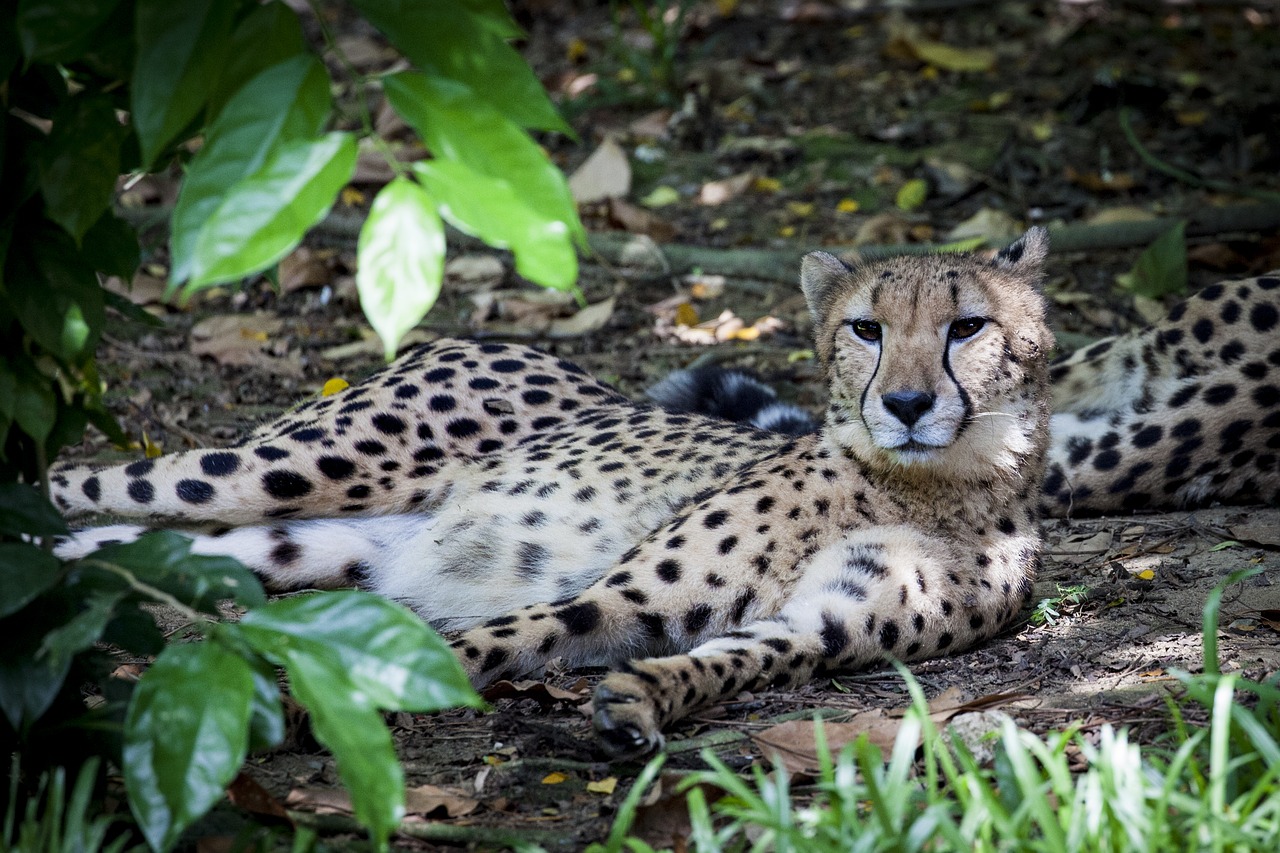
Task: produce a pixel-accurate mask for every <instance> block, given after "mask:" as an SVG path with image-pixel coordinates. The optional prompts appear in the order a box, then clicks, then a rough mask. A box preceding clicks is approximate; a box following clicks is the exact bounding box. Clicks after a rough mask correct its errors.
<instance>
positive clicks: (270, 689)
mask: <svg viewBox="0 0 1280 853" xmlns="http://www.w3.org/2000/svg"><path fill="white" fill-rule="evenodd" d="M249 663H250V667H251V668H252V670H253V700H252V702H251V704H250V715H249V749H250V750H252V751H255V752H256V751H257V750H260V749H271V748H273V747H277V746H279V745H280V743H281V742H282V741H283V740H284V706H283V705H281V703H280V683H279V682H278V681H277V679H276V668H275V667H274V666H272V665H271V664H269V663H267V662H266V661H264V660H263V659H262V658H260V657H257V656H256V655H255V656H253V657H252V658H251V659H250V660H249Z"/></svg>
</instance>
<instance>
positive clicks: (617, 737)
mask: <svg viewBox="0 0 1280 853" xmlns="http://www.w3.org/2000/svg"><path fill="white" fill-rule="evenodd" d="M591 704H592V707H593V708H594V709H595V713H594V714H593V715H592V724H593V725H594V726H595V729H596V734H598V735H599V736H600V740H601V742H602V743H603V744H604V748H605V750H606V751H607V752H609V753H610V754H611V755H613V756H614V757H615V758H633V757H639V756H642V755H647V754H648V753H650V752H654V751H655V750H658V749H661V748H662V744H663V739H662V732H661V731H660V724H659V720H658V708H657V705H656V703H655V702H654V700H653V697H652V696H651V695H650V693H649V687H648V685H646V684H645V683H644V682H643V681H641V680H640V679H639V678H636V677H635V676H634V675H628V674H625V673H617V672H615V673H613V674H611V675H609V676H608V677H606V678H605V680H604V681H602V682H600V684H599V686H598V687H596V692H595V694H594V695H593V696H592V697H591Z"/></svg>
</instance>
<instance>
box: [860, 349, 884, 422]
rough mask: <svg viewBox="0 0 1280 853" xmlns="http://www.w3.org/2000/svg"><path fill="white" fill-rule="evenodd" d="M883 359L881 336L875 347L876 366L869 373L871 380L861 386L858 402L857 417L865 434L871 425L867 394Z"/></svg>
mask: <svg viewBox="0 0 1280 853" xmlns="http://www.w3.org/2000/svg"><path fill="white" fill-rule="evenodd" d="M883 357H884V335H883V334H881V337H880V342H879V346H877V347H876V366H875V369H874V370H872V371H871V378H870V379H868V380H867V384H865V385H863V386H862V397H861V398H860V399H859V400H858V417H860V418H862V425H863V426H864V427H866V428H867V432H871V424H869V423H867V394H869V393H870V392H871V386H872V385H873V384H875V381H876V376H877V375H878V374H879V373H880V360H881V359H882V358H883Z"/></svg>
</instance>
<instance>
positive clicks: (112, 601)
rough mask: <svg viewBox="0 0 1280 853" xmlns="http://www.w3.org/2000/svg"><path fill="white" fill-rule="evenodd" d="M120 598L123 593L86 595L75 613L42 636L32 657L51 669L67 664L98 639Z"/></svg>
mask: <svg viewBox="0 0 1280 853" xmlns="http://www.w3.org/2000/svg"><path fill="white" fill-rule="evenodd" d="M123 598H124V592H123V591H120V592H115V593H107V592H96V593H93V594H90V595H88V596H86V597H85V599H84V601H83V607H82V609H81V610H80V612H79V613H77V614H76V615H75V616H73V617H72V618H71V619H70V620H69V621H67V622H64V623H63V624H61V625H59V626H58V627H57V628H56V629H54V630H52V631H50V632H49V633H47V634H45V635H44V639H43V640H41V642H40V649H39V650H38V651H37V652H36V657H38V658H43V657H47V658H49V661H50V664H51V665H52V666H54V667H55V668H56V667H59V666H62V665H63V664H66V663H70V661H71V659H72V658H73V657H74V656H76V655H77V654H79V653H80V652H82V651H84V650H85V649H88V648H92V647H93V645H94V644H95V643H97V642H98V641H99V640H100V639H102V635H103V633H105V631H106V629H107V624H108V623H110V622H111V620H112V619H113V618H115V614H116V605H117V604H119V603H120V601H121V599H123Z"/></svg>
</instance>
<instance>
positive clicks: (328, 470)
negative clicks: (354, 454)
mask: <svg viewBox="0 0 1280 853" xmlns="http://www.w3.org/2000/svg"><path fill="white" fill-rule="evenodd" d="M316 467H317V468H319V469H320V473H321V474H324V475H325V476H326V477H328V478H329V479H330V480H345V479H347V478H348V477H350V476H351V475H352V474H354V473H355V470H356V465H355V463H354V462H352V461H351V460H350V459H343V458H342V457H341V456H321V457H320V458H319V459H317V460H316Z"/></svg>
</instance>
